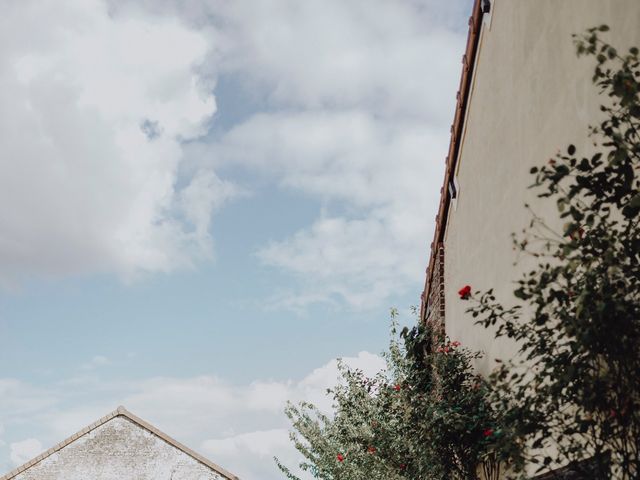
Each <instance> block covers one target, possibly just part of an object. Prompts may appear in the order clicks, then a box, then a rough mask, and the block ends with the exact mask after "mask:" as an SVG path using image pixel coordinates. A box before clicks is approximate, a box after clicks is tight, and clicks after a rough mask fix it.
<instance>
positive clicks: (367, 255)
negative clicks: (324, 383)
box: [206, 111, 446, 308]
mask: <svg viewBox="0 0 640 480" xmlns="http://www.w3.org/2000/svg"><path fill="white" fill-rule="evenodd" d="M445 138H446V136H445V135H438V134H436V133H434V132H433V130H432V129H430V128H429V126H428V125H427V124H424V123H416V122H412V121H408V120H405V121H391V120H385V119H376V118H374V117H372V116H371V115H369V114H366V113H363V112H360V111H341V112H330V111H322V112H305V113H274V114H258V115H255V116H253V117H252V118H250V119H249V120H247V121H246V122H244V123H242V124H241V125H239V126H237V127H235V128H233V129H232V130H231V131H230V132H228V134H226V135H225V136H224V137H223V138H222V139H221V140H220V142H219V143H217V144H213V145H209V146H208V147H207V150H206V151H207V154H208V155H210V156H211V157H212V158H215V159H217V161H219V162H230V163H236V164H237V163H240V164H244V165H247V166H250V167H251V168H252V169H254V170H256V169H259V170H261V171H262V172H264V175H267V176H271V177H272V178H274V180H275V181H277V182H279V184H280V185H281V187H282V188H287V189H293V190H295V191H298V192H300V193H301V194H303V195H309V196H313V197H315V198H318V199H319V200H320V201H322V202H323V203H324V204H325V205H326V206H327V210H328V213H325V214H323V215H321V216H320V218H318V219H316V220H315V221H314V222H313V223H312V224H311V225H310V226H309V227H307V228H304V229H302V230H300V231H298V232H297V233H295V234H294V235H292V236H291V237H289V238H285V239H282V240H278V241H274V242H272V243H271V244H269V245H266V246H264V247H263V248H262V249H261V250H260V251H259V252H258V256H259V258H260V259H261V261H262V262H263V263H264V264H265V265H268V266H274V267H278V268H282V269H284V270H286V271H289V272H291V273H293V274H294V275H296V276H297V279H298V283H299V285H300V286H301V290H299V291H295V292H289V293H281V294H280V295H281V296H280V297H279V298H277V299H276V300H277V302H278V303H280V304H284V305H289V306H291V307H292V308H304V306H305V304H306V303H309V302H318V301H331V300H346V301H347V303H348V304H350V305H351V306H354V307H357V308H364V307H367V306H373V305H378V304H379V303H380V302H381V301H383V300H384V299H386V298H388V297H389V296H390V295H392V294H395V293H398V292H402V291H404V290H405V289H407V288H408V287H409V286H411V285H417V284H418V283H419V282H420V281H421V280H422V278H423V275H424V265H425V264H426V256H427V253H428V239H430V236H431V234H432V233H431V232H432V224H431V223H430V222H428V221H427V220H426V219H427V218H433V216H435V206H436V205H437V199H438V196H439V185H440V182H441V170H442V165H443V162H442V161H440V159H441V158H442V155H443V153H442V152H444V149H445V140H444V139H445ZM336 205H338V206H341V207H342V210H341V211H340V214H332V213H330V211H331V210H332V208H333V209H335V206H336Z"/></svg>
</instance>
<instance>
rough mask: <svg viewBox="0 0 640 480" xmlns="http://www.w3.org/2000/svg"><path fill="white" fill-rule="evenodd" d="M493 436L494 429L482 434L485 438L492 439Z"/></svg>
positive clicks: (488, 429)
mask: <svg viewBox="0 0 640 480" xmlns="http://www.w3.org/2000/svg"><path fill="white" fill-rule="evenodd" d="M491 435H493V428H487V429H486V430H485V431H484V432H482V436H483V437H485V438H486V437H490V436H491Z"/></svg>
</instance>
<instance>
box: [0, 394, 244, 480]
mask: <svg viewBox="0 0 640 480" xmlns="http://www.w3.org/2000/svg"><path fill="white" fill-rule="evenodd" d="M118 417H121V418H122V419H126V420H128V421H129V422H131V423H133V424H135V425H136V426H138V427H140V428H141V429H143V430H145V431H146V432H149V433H151V434H152V435H153V436H155V437H157V438H158V439H160V440H162V441H163V442H164V443H166V444H168V445H170V446H172V447H174V448H176V449H177V450H179V451H180V452H182V453H183V454H185V455H187V456H188V457H190V458H191V459H193V460H195V461H196V462H198V463H199V464H201V465H203V466H205V467H207V468H208V469H210V470H212V471H213V472H215V473H216V474H218V475H219V476H221V477H222V478H223V479H226V480H239V479H238V477H237V476H235V475H233V474H232V473H230V472H228V471H226V470H225V469H223V468H222V467H220V466H219V465H216V464H215V463H213V462H211V461H210V460H208V459H207V458H205V457H203V456H202V455H200V454H198V453H196V452H194V451H193V450H191V449H190V448H188V447H186V446H184V445H183V444H181V443H180V442H178V441H177V440H174V439H173V438H171V437H170V436H169V435H167V434H165V433H164V432H162V431H160V430H158V429H157V428H156V427H154V426H153V425H151V424H150V423H147V422H145V421H144V420H142V419H141V418H139V417H137V416H135V415H133V414H132V413H131V412H129V411H128V410H127V409H125V408H124V407H122V406H120V407H118V408H117V409H116V410H115V411H113V412H111V413H109V414H108V415H105V416H104V417H102V418H101V419H99V420H98V421H96V422H94V423H92V424H91V425H89V426H87V427H85V428H83V429H82V430H80V431H79V432H78V433H76V434H74V435H72V436H70V437H69V438H67V439H66V440H64V441H62V442H60V443H59V444H57V445H55V446H54V447H52V448H50V449H49V450H47V451H46V452H44V453H42V454H40V455H38V456H37V457H35V458H34V459H32V460H30V461H28V462H27V463H25V464H24V465H21V466H20V467H18V468H16V469H15V470H13V471H11V472H9V473H7V474H6V475H4V476H3V477H0V480H11V479H14V478H15V477H17V476H19V475H21V474H23V473H24V472H26V471H27V470H29V469H31V468H32V467H36V466H38V465H39V464H40V463H41V462H43V461H45V460H47V459H50V457H53V456H54V455H56V454H59V453H60V452H61V451H62V449H64V448H65V447H67V446H70V445H72V444H73V443H74V442H76V441H77V440H79V439H81V438H82V437H85V436H87V435H89V434H90V433H91V432H94V431H95V430H97V429H99V428H104V426H105V425H106V424H107V423H108V422H110V421H112V420H114V419H117V418H118Z"/></svg>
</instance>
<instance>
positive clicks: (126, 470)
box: [14, 416, 223, 480]
mask: <svg viewBox="0 0 640 480" xmlns="http://www.w3.org/2000/svg"><path fill="white" fill-rule="evenodd" d="M14 479H15V480H223V477H222V476H220V475H219V474H218V473H216V472H215V471H213V470H211V469H210V468H209V467H207V466H206V465H203V464H202V463H200V462H198V461H197V460H195V459H194V458H192V457H190V456H189V455H187V454H186V453H184V452H182V451H181V450H179V449H177V448H175V447H174V446H172V445H170V444H168V443H167V442H165V441H164V440H162V439H161V438H159V437H158V436H156V435H154V434H152V433H151V432H148V431H147V430H145V429H143V428H142V427H140V426H139V425H137V424H135V423H133V422H131V421H130V420H128V419H127V418H125V417H122V416H120V417H115V418H113V419H112V420H109V421H108V422H107V423H105V424H104V425H102V426H100V427H98V428H96V429H95V430H93V431H91V432H89V433H87V434H86V435H84V436H82V437H80V438H78V439H77V440H75V441H74V442H72V443H71V444H69V445H67V446H66V447H64V448H63V449H62V450H60V451H59V452H57V453H55V454H53V455H51V456H49V457H47V458H45V459H44V460H42V461H41V462H40V463H38V464H36V465H34V466H32V467H31V468H29V469H27V470H25V471H24V472H22V473H20V474H18V475H17V476H16V477H14Z"/></svg>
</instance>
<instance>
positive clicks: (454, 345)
mask: <svg viewBox="0 0 640 480" xmlns="http://www.w3.org/2000/svg"><path fill="white" fill-rule="evenodd" d="M451 346H452V347H454V348H455V347H459V346H460V342H458V341H455V342H452V343H451Z"/></svg>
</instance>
